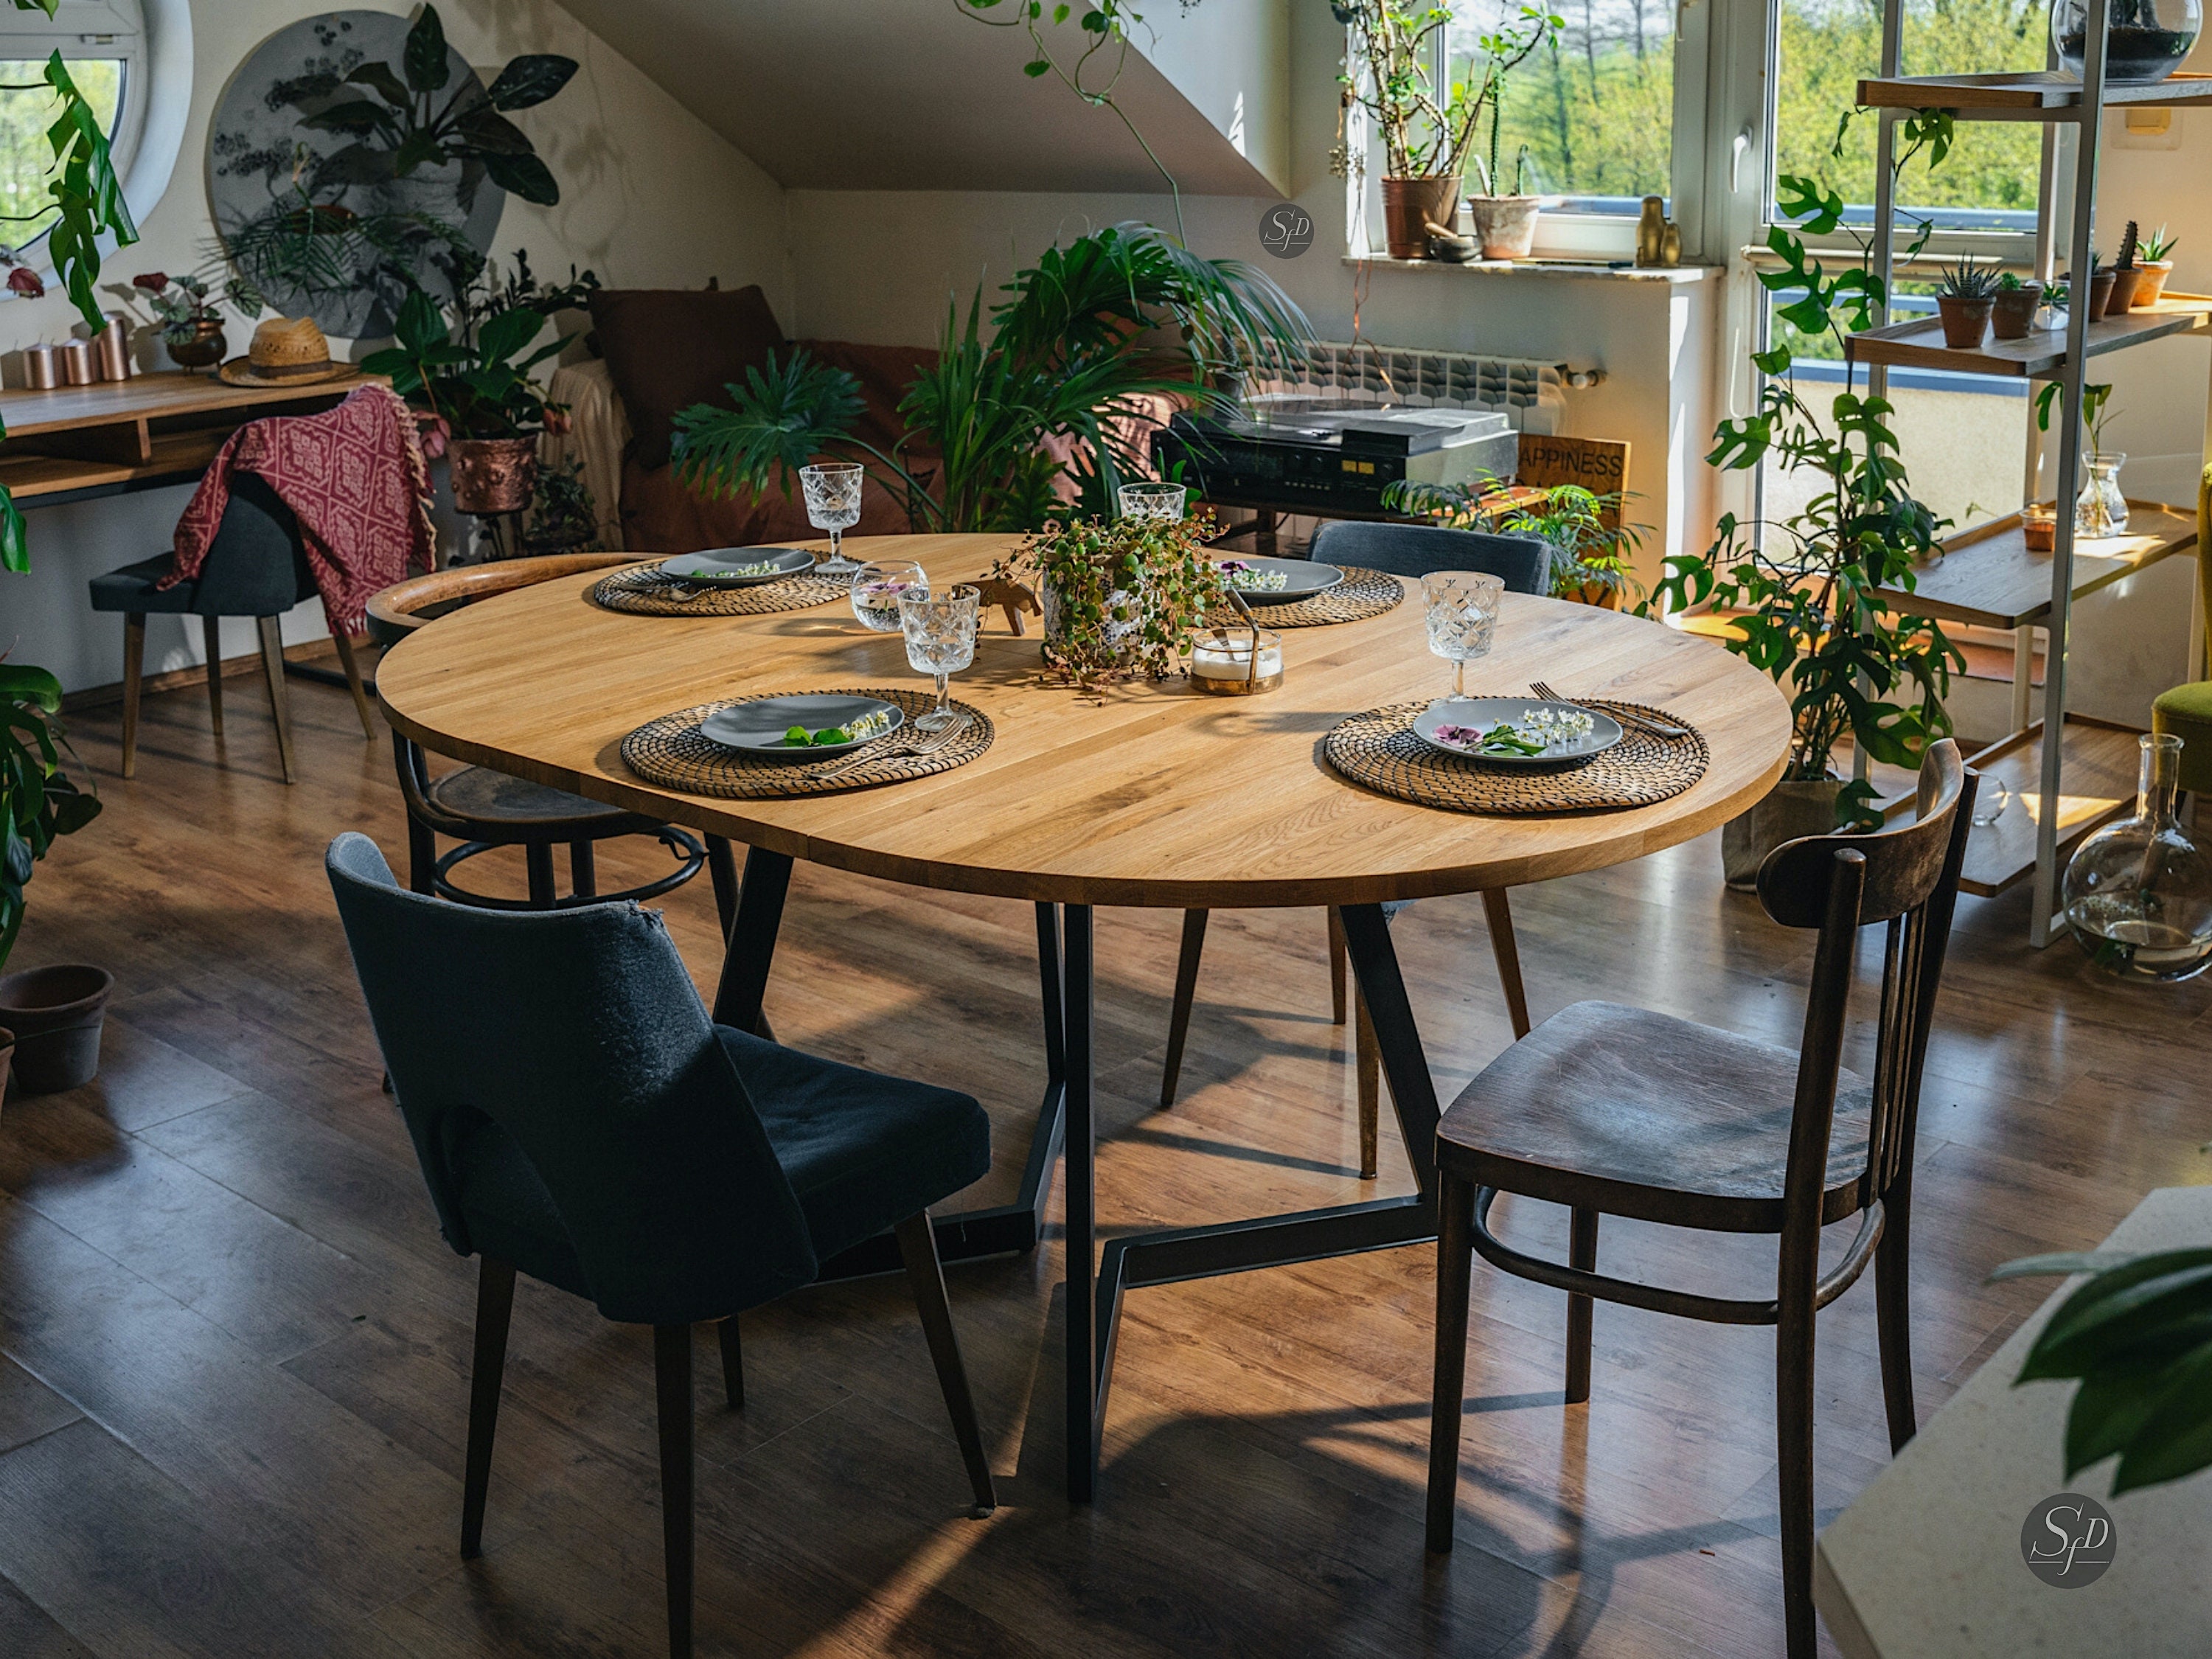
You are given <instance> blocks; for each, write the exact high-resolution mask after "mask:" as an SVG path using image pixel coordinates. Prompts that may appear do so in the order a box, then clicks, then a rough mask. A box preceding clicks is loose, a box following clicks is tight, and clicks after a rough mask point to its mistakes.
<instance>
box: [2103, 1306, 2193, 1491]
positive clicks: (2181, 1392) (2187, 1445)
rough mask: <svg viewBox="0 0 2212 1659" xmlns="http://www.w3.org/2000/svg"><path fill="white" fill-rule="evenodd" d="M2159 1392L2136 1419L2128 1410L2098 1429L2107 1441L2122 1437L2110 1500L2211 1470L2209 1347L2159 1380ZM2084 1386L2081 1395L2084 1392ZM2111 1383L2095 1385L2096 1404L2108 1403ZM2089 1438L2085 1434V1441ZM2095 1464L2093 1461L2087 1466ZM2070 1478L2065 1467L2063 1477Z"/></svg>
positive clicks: (2164, 1372)
mask: <svg viewBox="0 0 2212 1659" xmlns="http://www.w3.org/2000/svg"><path fill="white" fill-rule="evenodd" d="M2158 1379H2159V1381H2160V1383H2163V1385H2164V1386H2163V1387H2162V1388H2160V1389H2159V1390H2158V1393H2157V1396H2156V1398H2155V1400H2154V1401H2153V1403H2152V1404H2151V1405H2150V1407H2149V1409H2148V1411H2142V1412H2141V1413H2140V1415H2139V1417H2138V1415H2137V1408H2136V1407H2133V1406H2132V1405H2130V1406H2128V1407H2123V1408H2122V1410H2121V1411H2120V1412H2118V1413H2112V1417H2117V1419H2118V1420H2116V1421H2115V1420H2111V1419H2110V1418H2109V1417H2108V1420H2107V1421H2106V1422H2105V1423H2103V1424H2101V1425H2100V1427H2101V1428H2102V1429H2103V1430H2104V1431H2105V1434H2106V1436H2107V1437H2109V1436H2110V1435H2111V1434H2113V1433H2124V1436H2125V1438H2124V1443H2123V1444H2122V1448H2121V1450H2120V1463H2119V1467H2118V1468H2117V1469H2115V1470H2114V1471H2113V1472H2112V1494H2113V1496H2114V1497H2118V1495H2119V1494H2120V1493H2122V1492H2132V1491H2134V1490H2135V1489H2136V1487H2138V1486H2159V1485H2160V1484H2162V1483H2164V1482H2166V1481H2168V1480H2180V1479H2181V1478H2182V1477H2183V1476H2184V1475H2187V1474H2196V1473H2197V1470H2199V1469H2202V1468H2206V1467H2208V1466H2212V1343H2207V1344H2205V1345H2203V1346H2200V1347H2199V1348H2197V1351H2196V1352H2194V1353H2193V1354H2191V1355H2190V1356H2189V1357H2188V1358H2185V1359H2184V1360H2183V1361H2181V1362H2180V1363H2179V1364H2175V1365H2173V1366H2171V1367H2169V1368H2168V1369H2166V1370H2164V1371H2162V1372H2160V1373H2159V1374H2158ZM2087 1388H2088V1385H2087V1383H2085V1384H2084V1385H2083V1388H2082V1390H2081V1392H2087ZM2081 1392H2077V1393H2076V1394H2075V1396H2074V1406H2073V1407H2072V1411H2079V1410H2080V1409H2081ZM2113 1394H2114V1387H2113V1385H2112V1384H2111V1383H2101V1382H2100V1399H2106V1400H2110V1399H2111V1398H2112V1396H2113ZM2072 1411H2069V1415H2068V1439H2069V1465H2070V1463H2071V1455H2072V1454H2071V1449H2070V1443H2071V1441H2072V1438H2073V1436H2072V1426H2073V1425H2072ZM2084 1438H2085V1440H2088V1439H2090V1438H2092V1437H2091V1436H2089V1435H2087V1434H2085V1436H2084ZM2088 1461H2093V1460H2088ZM2073 1473H2074V1468H2073V1467H2069V1468H2068V1470H2067V1474H2068V1475H2069V1477H2071V1475H2072V1474H2073Z"/></svg>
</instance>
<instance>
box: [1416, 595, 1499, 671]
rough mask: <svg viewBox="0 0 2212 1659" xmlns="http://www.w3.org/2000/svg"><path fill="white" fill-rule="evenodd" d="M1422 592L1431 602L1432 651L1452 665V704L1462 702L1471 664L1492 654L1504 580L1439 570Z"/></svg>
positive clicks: (1430, 635)
mask: <svg viewBox="0 0 2212 1659" xmlns="http://www.w3.org/2000/svg"><path fill="white" fill-rule="evenodd" d="M1421 592H1422V594H1423V595H1424V596H1425V598H1426V599H1427V600H1428V602H1429V649H1430V650H1431V652H1433V653H1435V654H1437V656H1439V657H1442V658H1443V659H1444V660H1445V661H1447V662H1449V663H1450V664H1451V665H1452V693H1451V694H1452V701H1454V702H1463V701H1464V700H1465V699H1466V697H1467V665H1468V662H1469V661H1470V660H1471V659H1474V658H1476V657H1483V656H1487V655H1489V654H1490V636H1491V635H1492V632H1493V631H1495V629H1496V628H1497V626H1498V602H1499V601H1500V600H1501V599H1504V596H1505V582H1504V579H1503V578H1502V577H1498V576H1486V575H1483V574H1479V573H1477V572H1475V571H1472V570H1437V571H1431V573H1430V574H1427V575H1425V576H1424V577H1422V578H1421Z"/></svg>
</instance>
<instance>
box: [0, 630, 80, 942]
mask: <svg viewBox="0 0 2212 1659" xmlns="http://www.w3.org/2000/svg"><path fill="white" fill-rule="evenodd" d="M61 707H62V685H61V682H60V681H59V680H58V679H56V678H54V677H53V676H52V674H50V673H49V672H47V671H46V670H45V669H43V668H23V667H18V666H16V665H15V664H13V663H7V662H0V968H5V967H6V966H7V965H8V953H9V951H12V950H14V949H15V935H16V934H17V933H21V931H22V927H23V903H24V900H23V890H24V888H25V887H27V885H28V884H30V880H31V871H32V867H33V866H34V865H36V864H37V863H38V861H39V860H40V859H42V858H44V857H46V849H47V848H49V847H51V846H52V845H53V843H54V839H55V837H56V836H66V835H69V834H70V833H71V832H72V831H75V830H78V829H83V828H84V826H85V825H86V824H88V823H91V822H92V819H93V817H94V815H95V814H96V813H97V812H98V811H100V798H99V797H98V796H97V795H94V794H90V793H87V792H86V791H84V790H82V789H80V788H78V787H77V786H76V783H75V782H74V781H71V780H70V776H69V775H68V774H67V773H65V772H64V771H63V770H62V759H63V757H64V755H65V754H66V753H67V752H68V749H67V745H66V744H65V743H64V739H63V737H62V727H61V721H60V720H58V718H57V716H58V715H59V714H60V713H61Z"/></svg>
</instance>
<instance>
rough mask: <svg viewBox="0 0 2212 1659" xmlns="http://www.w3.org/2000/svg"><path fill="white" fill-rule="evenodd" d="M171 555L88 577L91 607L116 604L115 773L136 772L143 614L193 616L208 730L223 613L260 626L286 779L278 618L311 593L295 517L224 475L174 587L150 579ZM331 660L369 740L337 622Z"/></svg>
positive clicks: (215, 717) (270, 494) (241, 476)
mask: <svg viewBox="0 0 2212 1659" xmlns="http://www.w3.org/2000/svg"><path fill="white" fill-rule="evenodd" d="M173 562H174V561H173V555H171V554H167V553H162V554H158V555H156V556H155V557H153V558H150V559H141V560H139V561H138V562H137V563H136V564H126V565H125V566H124V567H123V568H121V569H119V570H111V571H109V572H108V573H107V574H106V575H104V576H94V578H93V579H92V581H91V583H90V586H91V589H92V608H93V609H94V611H121V612H122V613H123V775H124V776H125V777H126V778H128V777H135V776H136V775H137V771H138V693H139V688H140V684H141V682H142V680H143V677H144V672H145V663H146V618H147V617H149V616H155V615H159V616H182V617H199V618H200V619H201V622H202V626H203V627H204V629H205V638H206V641H207V686H208V714H209V717H210V720H212V721H213V722H214V726H215V734H216V736H217V737H218V738H219V737H221V736H222V641H221V639H220V637H219V628H218V625H219V624H220V623H221V621H222V618H223V617H252V618H254V620H255V623H256V624H257V625H258V628H259V630H260V634H261V669H262V672H263V673H264V674H265V675H266V676H267V677H268V680H269V706H270V711H271V712H272V713H273V714H275V716H276V755H277V758H278V760H279V761H281V762H282V763H283V768H284V781H285V782H287V783H290V782H292V781H293V769H292V715H291V709H290V708H289V705H288V704H287V702H286V701H285V696H284V642H283V640H282V639H281V638H279V637H278V635H277V631H276V629H277V621H278V619H279V618H280V617H283V614H284V613H285V612H286V611H289V610H290V609H291V608H292V607H293V606H294V605H298V604H300V603H301V601H303V600H307V599H313V598H314V597H315V581H314V576H313V573H312V572H310V571H309V569H308V568H307V549H306V547H305V546H304V545H303V544H301V540H300V521H299V520H297V519H296V518H295V517H294V516H293V514H292V509H291V508H290V507H287V506H285V505H284V502H283V499H282V498H281V497H279V496H278V495H277V494H276V491H275V490H273V489H270V487H269V485H268V483H266V481H264V479H262V478H259V477H256V476H255V475H254V474H252V473H251V472H238V473H234V474H233V475H232V476H231V481H230V501H229V504H228V506H227V507H224V508H223V513H222V524H221V525H220V526H217V527H216V533H215V540H214V542H213V543H212V544H210V546H209V548H208V556H207V562H205V563H204V564H203V565H202V566H201V567H200V574H198V575H197V576H196V577H194V578H193V579H192V580H190V581H185V582H179V583H178V584H177V585H176V586H174V587H171V588H162V587H159V586H156V584H157V583H159V582H160V581H161V578H163V577H164V576H166V575H167V574H169V570H170V568H171V566H172V564H173ZM331 638H333V639H334V640H336V641H337V647H338V661H339V662H340V663H341V664H342V665H343V666H344V668H345V676H346V684H347V685H348V687H349V688H350V689H351V690H352V692H353V703H354V710H355V712H356V714H359V715H360V716H361V729H362V735H363V736H365V737H368V738H370V739H371V740H372V741H373V740H374V738H375V736H376V723H375V720H374V717H373V716H372V715H371V714H370V713H369V708H368V692H367V691H366V690H364V689H363V688H362V683H361V669H360V668H359V666H358V665H356V663H355V661H354V655H353V641H351V640H349V639H348V638H346V636H345V635H343V634H341V633H339V632H338V631H337V629H332V630H331Z"/></svg>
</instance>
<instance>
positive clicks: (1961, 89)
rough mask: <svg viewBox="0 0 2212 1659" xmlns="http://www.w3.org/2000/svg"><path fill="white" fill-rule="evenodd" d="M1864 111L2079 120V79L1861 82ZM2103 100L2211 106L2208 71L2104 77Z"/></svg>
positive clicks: (2031, 76)
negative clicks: (2141, 78) (2134, 78)
mask: <svg viewBox="0 0 2212 1659" xmlns="http://www.w3.org/2000/svg"><path fill="white" fill-rule="evenodd" d="M1858 101H1859V105H1860V106H1861V107H1862V108H1864V109H1911V110H1919V109H1942V110H1948V111H1949V112H1951V113H1952V114H1953V115H1954V116H1956V117H1957V118H1959V119H1960V120H1962V121H2078V120H2080V119H2081V81H2080V80H2079V79H2078V78H2077V77H2075V76H2071V75H2068V74H2066V73H2064V72H2063V71H2062V70H2036V71H2033V72H2032V73H2031V72H2028V71H2024V70H2013V71H2010V72H2008V73H2001V74H1995V75H1907V76H1899V77H1898V78H1896V79H1895V80H1881V79H1875V80H1867V81H1862V82H1859V96H1858ZM2105 104H2106V107H2107V108H2112V107H2113V106H2127V105H2143V106H2149V107H2151V108H2154V109H2155V108H2166V109H2185V108H2188V107H2189V106H2192V105H2196V106H2212V75H2204V74H2196V75H2192V74H2190V73H2188V72H2186V71H2180V72H2177V73H2175V74H2173V75H2172V76H2168V77H2167V78H2166V79H2165V80H2163V81H2150V82H2118V81H2107V82H2106V83H2105Z"/></svg>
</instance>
